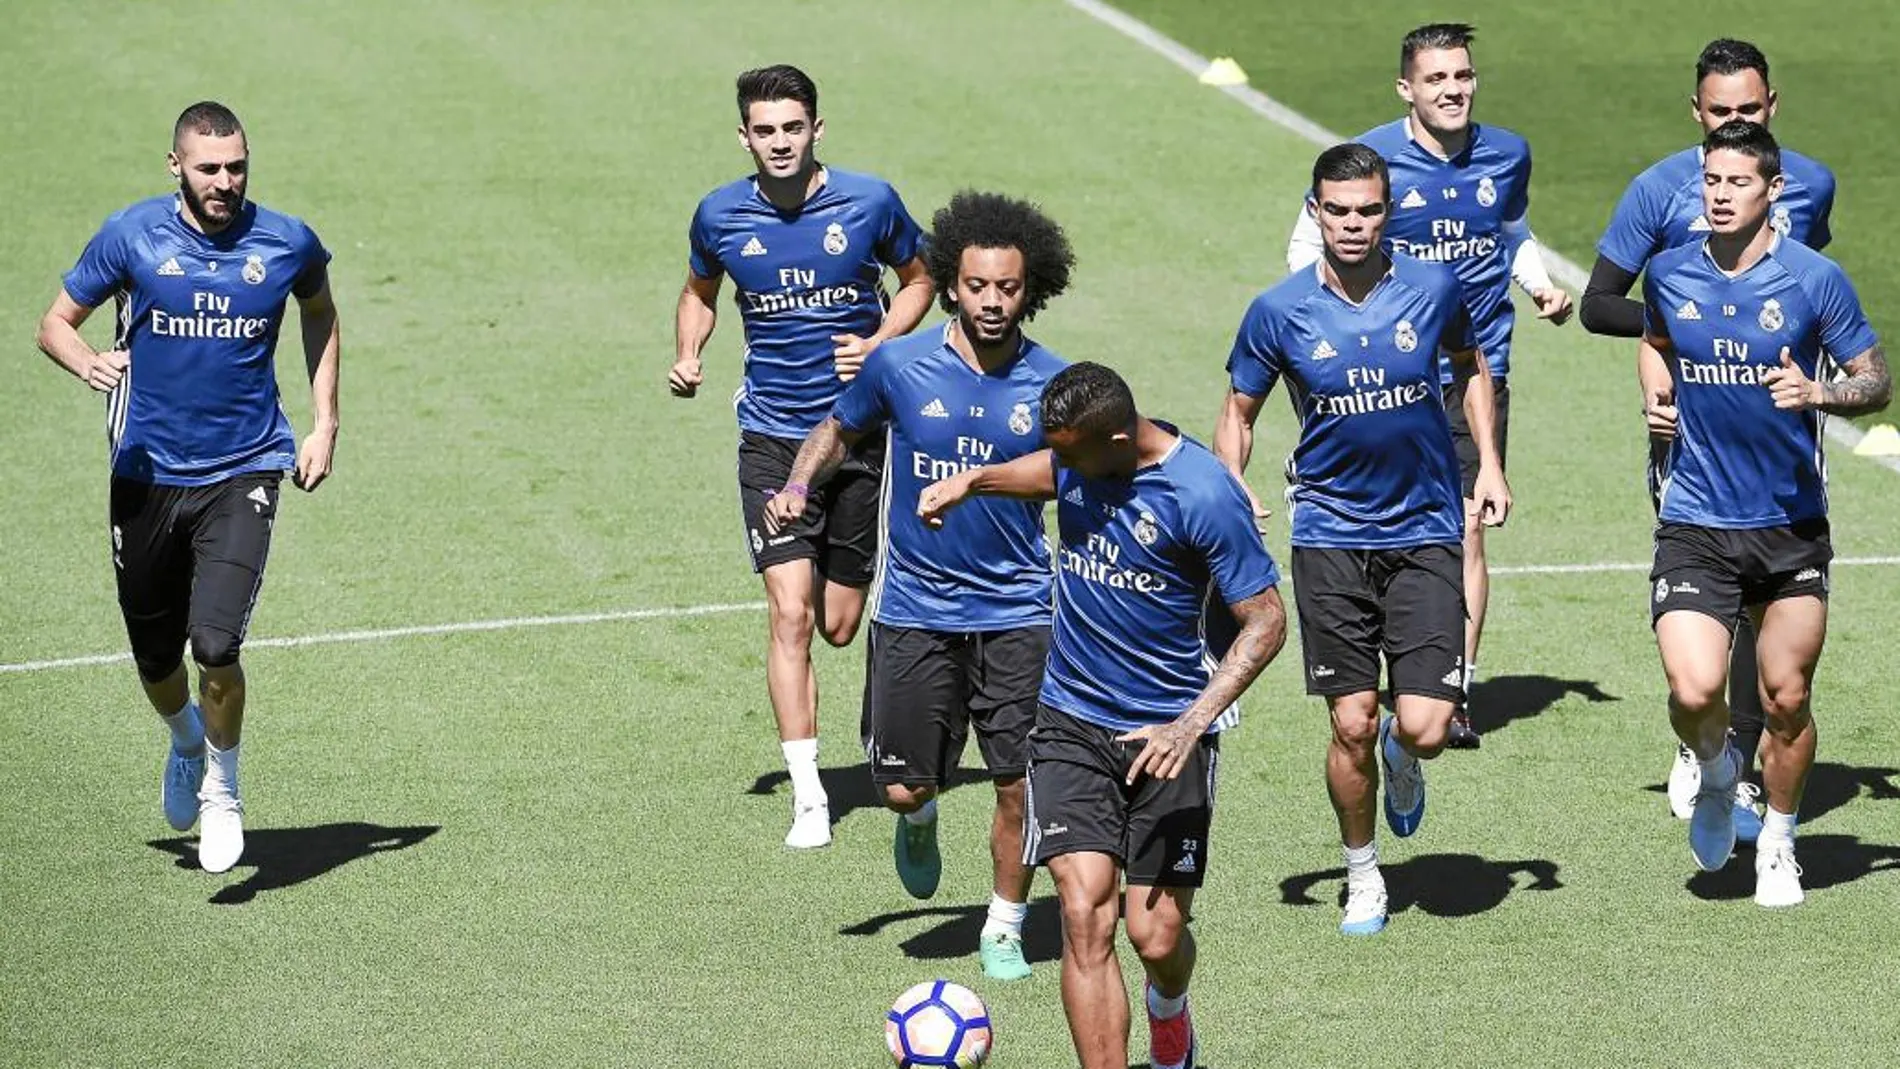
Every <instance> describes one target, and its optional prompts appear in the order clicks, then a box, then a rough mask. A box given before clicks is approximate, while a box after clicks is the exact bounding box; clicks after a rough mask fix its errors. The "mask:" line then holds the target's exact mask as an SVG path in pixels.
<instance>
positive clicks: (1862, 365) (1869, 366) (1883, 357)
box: [1818, 345, 1893, 416]
mask: <svg viewBox="0 0 1900 1069" xmlns="http://www.w3.org/2000/svg"><path fill="white" fill-rule="evenodd" d="M1843 370H1845V371H1846V372H1847V375H1846V377H1845V378H1841V379H1837V380H1835V381H1833V382H1824V383H1821V384H1820V385H1821V403H1820V405H1819V406H1818V407H1820V409H1821V410H1822V411H1824V412H1829V413H1832V414H1834V415H1836V416H1864V415H1866V414H1868V413H1869V412H1878V411H1880V410H1881V409H1883V408H1886V407H1887V402H1888V401H1890V400H1892V399H1893V374H1892V373H1891V372H1889V371H1888V370H1887V354H1886V353H1885V352H1884V351H1883V350H1882V349H1881V347H1880V346H1878V345H1876V346H1874V347H1873V348H1871V349H1869V350H1867V351H1866V352H1864V353H1862V354H1860V355H1859V356H1857V357H1855V358H1853V359H1852V360H1849V361H1848V362H1847V363H1846V364H1845V365H1843Z"/></svg>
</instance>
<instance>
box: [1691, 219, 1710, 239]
mask: <svg viewBox="0 0 1900 1069" xmlns="http://www.w3.org/2000/svg"><path fill="white" fill-rule="evenodd" d="M1708 229H1709V217H1708V216H1706V215H1698V216H1696V217H1695V221H1694V222H1692V223H1690V224H1689V233H1691V234H1700V233H1706V232H1707V231H1708Z"/></svg>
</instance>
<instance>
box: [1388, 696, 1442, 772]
mask: <svg viewBox="0 0 1900 1069" xmlns="http://www.w3.org/2000/svg"><path fill="white" fill-rule="evenodd" d="M1392 733H1393V734H1395V735H1397V736H1398V737H1399V742H1400V743H1402V744H1403V745H1404V746H1405V748H1406V750H1408V751H1409V752H1410V753H1411V754H1412V756H1414V757H1418V758H1422V759H1425V760H1430V759H1431V758H1434V757H1437V756H1438V755H1439V754H1440V753H1441V752H1443V751H1444V749H1445V744H1446V743H1447V742H1449V741H1450V740H1451V710H1450V709H1449V708H1447V709H1446V710H1445V712H1444V715H1442V716H1425V717H1416V716H1415V717H1413V718H1412V719H1410V720H1406V719H1400V720H1399V721H1397V722H1396V723H1394V724H1393V725H1392Z"/></svg>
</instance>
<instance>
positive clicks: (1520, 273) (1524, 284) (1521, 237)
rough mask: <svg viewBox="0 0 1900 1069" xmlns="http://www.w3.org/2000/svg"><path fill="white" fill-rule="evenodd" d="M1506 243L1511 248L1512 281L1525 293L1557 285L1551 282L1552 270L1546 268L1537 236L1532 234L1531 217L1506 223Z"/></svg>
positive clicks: (1523, 217)
mask: <svg viewBox="0 0 1900 1069" xmlns="http://www.w3.org/2000/svg"><path fill="white" fill-rule="evenodd" d="M1504 241H1505V243H1506V244H1507V245H1509V246H1511V250H1512V251H1511V281H1512V282H1515V283H1517V287H1518V288H1519V289H1521V290H1523V291H1524V292H1525V293H1536V292H1537V291H1538V290H1547V289H1552V288H1554V287H1555V286H1556V283H1554V282H1552V281H1551V280H1550V270H1549V269H1548V268H1546V267H1545V266H1544V254H1543V251H1542V250H1541V249H1539V248H1538V245H1537V235H1536V234H1533V233H1531V221H1530V216H1528V215H1526V216H1522V217H1520V218H1517V219H1509V220H1506V221H1505V223H1504Z"/></svg>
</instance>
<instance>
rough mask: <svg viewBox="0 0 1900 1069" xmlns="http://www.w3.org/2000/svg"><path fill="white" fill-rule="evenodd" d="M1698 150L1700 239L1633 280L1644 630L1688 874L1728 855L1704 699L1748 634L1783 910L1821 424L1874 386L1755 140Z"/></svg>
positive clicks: (1724, 755) (1821, 546) (1875, 367)
mask: <svg viewBox="0 0 1900 1069" xmlns="http://www.w3.org/2000/svg"><path fill="white" fill-rule="evenodd" d="M1702 148H1703V151H1702V172H1703V176H1704V178H1703V203H1704V209H1703V217H1704V218H1705V219H1706V220H1707V221H1708V227H1709V231H1708V237H1707V238H1705V239H1704V240H1702V241H1698V242H1695V243H1693V244H1690V245H1683V246H1678V247H1677V248H1674V249H1671V250H1669V251H1667V252H1664V253H1662V254H1661V255H1659V256H1657V257H1655V258H1654V259H1653V260H1651V261H1650V263H1649V268H1648V270H1647V271H1646V272H1645V273H1644V279H1643V305H1644V313H1643V324H1644V337H1643V342H1642V345H1641V355H1640V360H1641V362H1642V364H1643V365H1644V368H1645V370H1644V374H1643V382H1644V395H1645V396H1644V410H1645V412H1646V413H1647V415H1648V417H1649V422H1650V426H1651V428H1652V430H1655V431H1657V432H1660V433H1662V434H1665V435H1672V441H1671V447H1670V452H1669V457H1668V467H1667V469H1666V470H1667V472H1668V475H1667V477H1666V478H1665V479H1664V481H1663V484H1662V493H1661V498H1662V500H1661V508H1660V514H1659V517H1658V519H1659V523H1658V525H1657V528H1656V560H1655V566H1654V568H1653V570H1652V571H1651V572H1650V576H1649V578H1650V582H1651V583H1652V584H1653V585H1654V594H1653V596H1652V597H1651V604H1650V613H1651V619H1652V620H1653V621H1654V623H1655V628H1656V645H1657V647H1658V649H1660V650H1661V652H1662V661H1663V672H1664V674H1665V675H1666V676H1667V677H1668V680H1669V716H1670V720H1671V722H1672V724H1673V725H1674V727H1675V729H1676V735H1677V737H1679V738H1680V739H1681V740H1682V742H1683V744H1684V745H1685V746H1688V747H1689V748H1690V750H1691V751H1692V752H1693V753H1694V754H1695V758H1696V761H1697V762H1698V766H1699V767H1698V771H1699V773H1700V776H1699V787H1698V789H1697V791H1696V794H1695V799H1694V805H1693V812H1692V815H1691V817H1690V820H1689V848H1690V850H1691V851H1692V852H1693V853H1694V856H1695V861H1696V864H1697V865H1698V866H1699V867H1701V868H1703V869H1705V870H1714V869H1719V868H1721V867H1722V866H1723V865H1725V864H1727V863H1728V860H1729V856H1730V854H1731V852H1732V851H1733V850H1734V848H1735V839H1736V835H1735V816H1734V811H1735V785H1736V783H1737V782H1738V781H1739V780H1740V777H1741V774H1742V768H1743V755H1742V753H1741V752H1740V751H1738V750H1737V749H1736V748H1735V746H1734V745H1732V744H1731V743H1730V742H1729V741H1728V739H1727V734H1728V727H1729V713H1728V708H1727V703H1726V702H1725V701H1724V693H1725V692H1726V690H1727V688H1728V683H1729V680H1728V672H1729V648H1730V646H1731V644H1732V643H1733V642H1734V641H1735V636H1734V633H1733V630H1734V626H1735V619H1736V617H1737V616H1738V615H1739V614H1740V613H1741V612H1742V611H1744V610H1746V611H1747V612H1748V614H1749V615H1750V616H1751V617H1753V619H1754V623H1755V628H1756V639H1755V645H1756V663H1757V664H1758V665H1759V689H1760V694H1761V696H1762V699H1763V704H1764V712H1765V713H1766V714H1767V721H1768V730H1767V733H1766V735H1765V737H1764V738H1763V744H1762V779H1763V780H1764V782H1765V783H1766V786H1767V793H1768V811H1767V815H1766V817H1765V818H1764V820H1763V826H1762V830H1761V835H1760V839H1759V841H1758V842H1757V844H1756V851H1755V901H1756V902H1758V903H1760V904H1762V905H1764V906H1792V905H1794V904H1796V903H1798V902H1800V901H1801V900H1802V897H1803V895H1802V890H1801V880H1800V875H1801V869H1800V868H1799V866H1797V865H1796V864H1795V856H1794V828H1795V812H1796V810H1797V809H1798V807H1799V806H1800V803H1801V791H1802V787H1803V786H1804V785H1805V783H1806V781H1807V776H1808V771H1809V769H1810V768H1812V767H1813V765H1814V752H1815V729H1814V721H1813V717H1812V715H1811V713H1810V710H1809V688H1810V687H1811V685H1812V682H1813V679H1814V669H1815V664H1816V662H1818V661H1819V659H1820V656H1821V645H1822V643H1823V641H1824V640H1825V638H1826V635H1827V597H1828V563H1829V561H1830V560H1832V558H1833V550H1832V548H1831V547H1830V544H1829V531H1828V519H1827V489H1826V475H1825V468H1824V462H1823V460H1822V457H1821V444H1822V443H1821V423H1822V420H1823V419H1824V418H1825V415H1826V414H1833V415H1841V416H1857V415H1863V414H1865V413H1869V412H1877V411H1879V410H1880V409H1882V408H1885V407H1886V405H1887V401H1888V398H1889V397H1890V395H1891V393H1892V390H1893V382H1892V378H1891V376H1890V375H1889V373H1888V370H1887V361H1886V357H1885V356H1884V354H1883V353H1882V351H1881V349H1880V345H1879V341H1878V339H1876V338H1875V336H1874V332H1873V330H1872V328H1871V327H1869V326H1868V324H1867V317H1866V316H1865V315H1864V314H1863V313H1862V311H1861V306H1860V299H1859V297H1858V296H1856V295H1855V293H1854V287H1853V284H1852V283H1850V282H1849V281H1848V279H1847V276H1846V274H1844V273H1843V272H1842V271H1841V269H1840V267H1839V266H1837V265H1836V264H1835V263H1834V262H1833V261H1832V260H1829V259H1827V258H1826V257H1824V256H1822V255H1820V254H1819V253H1816V252H1814V251H1813V250H1812V249H1810V248H1808V247H1807V246H1805V245H1802V244H1801V243H1800V242H1798V241H1796V240H1794V239H1793V238H1788V237H1784V236H1783V235H1782V233H1781V232H1780V230H1778V229H1777V228H1776V227H1775V225H1774V222H1773V219H1774V215H1775V206H1776V204H1777V203H1778V201H1779V199H1780V197H1781V195H1782V192H1783V189H1784V188H1785V182H1784V179H1783V177H1782V172H1781V159H1780V151H1779V149H1778V148H1777V146H1776V145H1775V140H1774V137H1773V136H1772V135H1770V134H1769V133H1768V129H1767V127H1765V126H1762V125H1760V124H1759V123H1752V122H1742V121H1736V122H1731V123H1728V124H1726V125H1723V126H1720V127H1717V128H1716V129H1715V130H1714V131H1713V132H1712V133H1710V134H1709V135H1708V137H1707V138H1706V139H1705V140H1704V141H1703V145H1702ZM1836 363H1837V364H1838V365H1839V366H1840V367H1841V369H1842V374H1841V375H1840V376H1839V377H1835V376H1832V375H1830V374H1828V371H1829V369H1830V365H1832V364H1836ZM1659 383H1660V384H1659Z"/></svg>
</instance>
